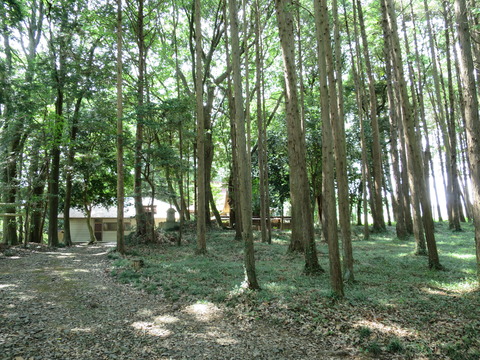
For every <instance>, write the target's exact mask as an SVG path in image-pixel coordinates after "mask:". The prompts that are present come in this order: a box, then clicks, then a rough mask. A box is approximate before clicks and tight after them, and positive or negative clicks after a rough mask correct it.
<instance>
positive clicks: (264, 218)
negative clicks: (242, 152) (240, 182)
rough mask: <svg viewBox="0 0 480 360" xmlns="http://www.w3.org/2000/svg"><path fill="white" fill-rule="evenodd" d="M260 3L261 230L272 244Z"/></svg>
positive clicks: (257, 26)
mask: <svg viewBox="0 0 480 360" xmlns="http://www.w3.org/2000/svg"><path fill="white" fill-rule="evenodd" d="M261 34H262V32H261V27H260V3H259V0H256V1H255V65H256V66H255V67H256V71H255V86H256V88H257V91H256V97H257V132H258V168H259V181H260V184H259V192H260V229H261V232H262V242H266V243H269V244H271V242H272V233H271V231H270V230H271V229H270V226H269V222H270V206H269V201H268V168H267V165H268V164H267V141H266V126H265V122H264V108H263V91H262V90H263V81H262V80H263V76H262V75H263V55H262V48H261Z"/></svg>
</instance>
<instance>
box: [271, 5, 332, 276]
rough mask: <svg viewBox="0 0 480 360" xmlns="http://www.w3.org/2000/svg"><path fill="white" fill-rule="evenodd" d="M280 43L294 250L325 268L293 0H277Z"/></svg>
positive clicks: (313, 266) (309, 269) (312, 265)
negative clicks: (300, 89) (302, 98)
mask: <svg viewBox="0 0 480 360" xmlns="http://www.w3.org/2000/svg"><path fill="white" fill-rule="evenodd" d="M275 9H276V14H277V22H278V30H279V36H280V46H281V48H282V55H283V65H284V77H285V87H286V96H285V103H286V118H287V135H288V161H289V165H290V201H291V204H292V235H291V242H290V247H289V250H290V251H298V250H300V249H303V250H304V252H305V272H306V273H309V274H310V273H317V272H320V271H323V269H322V268H321V266H320V264H319V263H318V257H317V250H316V247H315V237H314V231H313V214H312V211H311V200H310V185H309V183H308V175H307V168H306V166H307V165H306V145H305V126H304V124H303V122H302V119H301V116H300V108H299V104H298V90H297V86H298V83H297V74H296V68H295V41H294V29H293V23H294V21H293V11H294V6H293V3H292V1H291V0H275Z"/></svg>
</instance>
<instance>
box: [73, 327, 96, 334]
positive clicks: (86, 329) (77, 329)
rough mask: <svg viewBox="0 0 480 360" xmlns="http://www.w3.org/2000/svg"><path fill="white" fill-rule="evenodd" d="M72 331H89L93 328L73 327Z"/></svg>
mask: <svg viewBox="0 0 480 360" xmlns="http://www.w3.org/2000/svg"><path fill="white" fill-rule="evenodd" d="M70 331H71V332H76V333H87V332H92V328H73V329H72V330H70Z"/></svg>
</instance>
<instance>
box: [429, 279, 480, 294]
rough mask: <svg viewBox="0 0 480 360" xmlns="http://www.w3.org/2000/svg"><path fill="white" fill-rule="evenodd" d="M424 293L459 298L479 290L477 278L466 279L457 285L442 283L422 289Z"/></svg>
mask: <svg viewBox="0 0 480 360" xmlns="http://www.w3.org/2000/svg"><path fill="white" fill-rule="evenodd" d="M421 290H422V291H424V292H426V293H429V294H432V295H443V296H459V295H466V294H468V293H471V292H474V291H477V290H478V283H477V281H476V279H475V278H471V279H464V281H460V282H456V283H453V284H452V283H446V284H445V283H440V284H437V285H436V286H431V285H430V286H428V287H423V288H421Z"/></svg>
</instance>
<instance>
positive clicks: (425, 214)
mask: <svg viewBox="0 0 480 360" xmlns="http://www.w3.org/2000/svg"><path fill="white" fill-rule="evenodd" d="M382 13H383V25H384V29H385V35H386V39H385V42H386V43H387V44H388V43H389V42H390V43H389V44H390V50H391V54H392V56H391V60H392V64H393V69H394V73H395V78H396V80H397V82H398V87H399V93H400V103H401V106H402V121H403V123H404V129H405V134H406V136H405V140H406V145H407V149H408V155H409V160H408V170H409V180H410V184H411V185H413V186H411V187H410V189H411V192H412V196H414V197H418V198H419V200H420V205H421V211H422V220H423V228H424V231H425V238H426V243H427V248H428V265H429V267H430V268H432V269H436V270H438V269H442V266H441V265H440V260H439V258H438V252H437V246H436V242H435V234H434V224H433V218H432V212H431V205H430V199H429V197H428V193H427V191H426V184H425V179H424V177H423V171H422V157H421V152H420V144H419V139H418V138H417V136H416V129H415V121H414V116H413V113H412V107H411V104H410V101H409V99H408V93H407V86H406V82H405V76H404V73H403V61H402V54H401V49H400V43H399V38H398V32H397V23H396V16H395V12H394V8H393V2H392V0H383V1H382Z"/></svg>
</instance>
